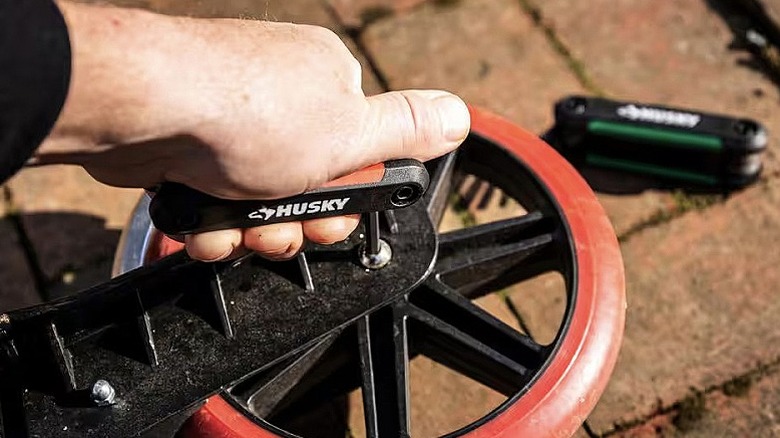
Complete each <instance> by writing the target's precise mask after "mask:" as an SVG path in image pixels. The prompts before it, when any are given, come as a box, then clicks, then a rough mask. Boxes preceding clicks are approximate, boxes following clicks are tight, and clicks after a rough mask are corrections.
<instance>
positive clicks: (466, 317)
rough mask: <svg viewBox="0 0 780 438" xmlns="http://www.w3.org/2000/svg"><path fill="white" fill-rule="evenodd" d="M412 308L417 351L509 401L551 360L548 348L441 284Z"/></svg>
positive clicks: (423, 292) (429, 285)
mask: <svg viewBox="0 0 780 438" xmlns="http://www.w3.org/2000/svg"><path fill="white" fill-rule="evenodd" d="M409 302H410V304H409V305H408V306H407V308H406V311H407V312H408V315H409V321H410V324H412V325H413V330H412V331H411V333H412V340H413V346H414V348H415V351H419V352H420V353H422V354H424V355H426V356H429V357H430V358H432V359H434V360H436V361H437V362H440V363H442V364H444V365H447V366H449V367H450V368H452V369H454V370H456V371H458V372H460V373H462V374H464V375H467V376H469V377H471V378H472V379H474V380H477V381H479V382H481V383H483V384H485V385H487V386H489V387H491V388H493V389H494V390H496V391H499V392H501V393H503V394H506V395H507V396H508V395H511V394H514V393H516V392H517V391H519V390H520V389H522V387H523V386H524V385H525V383H527V381H528V376H529V372H530V371H534V370H536V369H538V368H539V367H541V364H542V362H543V361H544V359H545V357H546V354H547V351H546V349H545V348H544V347H543V346H541V345H539V344H537V343H536V342H534V341H533V340H532V339H531V338H530V337H528V336H525V335H523V334H521V333H519V332H518V331H516V330H515V329H514V328H512V327H510V326H508V325H506V324H505V323H503V322H502V321H500V320H498V319H497V318H496V317H494V316H493V315H491V314H489V313H488V312H486V311H485V310H483V309H482V308H480V307H478V306H476V305H474V304H472V303H471V302H470V301H469V300H468V299H466V298H463V296H461V295H460V294H459V293H458V292H456V291H454V290H452V289H450V288H449V287H447V286H445V285H443V284H441V283H438V282H437V281H435V280H433V281H428V282H426V284H425V285H423V286H422V287H420V288H419V289H418V290H416V291H415V292H413V293H412V294H411V295H410V297H409Z"/></svg>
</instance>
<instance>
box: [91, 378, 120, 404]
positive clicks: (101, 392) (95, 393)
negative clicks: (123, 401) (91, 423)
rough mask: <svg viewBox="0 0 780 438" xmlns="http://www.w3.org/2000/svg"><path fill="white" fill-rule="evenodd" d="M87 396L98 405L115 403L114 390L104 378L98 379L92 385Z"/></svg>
mask: <svg viewBox="0 0 780 438" xmlns="http://www.w3.org/2000/svg"><path fill="white" fill-rule="evenodd" d="M89 398H90V399H92V401H93V402H94V403H95V404H96V405H98V406H110V405H113V404H114V403H116V391H115V390H114V387H113V386H111V384H110V383H108V382H107V381H105V380H98V381H97V382H95V384H94V385H92V390H91V391H90V394H89Z"/></svg>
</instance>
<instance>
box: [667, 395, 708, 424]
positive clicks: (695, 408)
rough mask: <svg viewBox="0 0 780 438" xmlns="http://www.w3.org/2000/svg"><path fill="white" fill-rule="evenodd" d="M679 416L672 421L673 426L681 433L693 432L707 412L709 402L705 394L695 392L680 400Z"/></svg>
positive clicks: (678, 405) (678, 404)
mask: <svg viewBox="0 0 780 438" xmlns="http://www.w3.org/2000/svg"><path fill="white" fill-rule="evenodd" d="M675 408H676V409H677V414H676V415H675V416H674V418H673V419H672V424H674V426H675V427H676V428H677V429H678V430H679V431H681V432H688V431H691V430H693V429H694V428H695V427H696V425H697V424H698V423H699V422H700V421H701V420H702V418H704V414H705V413H706V412H707V401H706V399H705V397H704V393H703V392H700V391H694V392H693V393H692V394H690V395H689V396H687V397H685V398H684V399H682V400H680V401H679V402H678V403H677V404H676V405H675Z"/></svg>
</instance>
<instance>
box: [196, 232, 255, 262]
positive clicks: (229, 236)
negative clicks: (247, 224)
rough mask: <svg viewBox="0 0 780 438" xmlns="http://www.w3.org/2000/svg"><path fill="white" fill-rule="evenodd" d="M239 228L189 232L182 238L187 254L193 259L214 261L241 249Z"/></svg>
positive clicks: (227, 256) (228, 256)
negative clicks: (189, 233)
mask: <svg viewBox="0 0 780 438" xmlns="http://www.w3.org/2000/svg"><path fill="white" fill-rule="evenodd" d="M241 241H242V236H241V230H219V231H209V232H206V233H200V234H191V235H188V236H186V237H185V238H184V243H185V247H186V249H187V254H189V255H190V257H192V258H193V259H195V260H201V261H204V262H216V261H219V260H225V259H227V258H230V257H231V256H233V255H234V253H235V252H237V251H240V250H241Z"/></svg>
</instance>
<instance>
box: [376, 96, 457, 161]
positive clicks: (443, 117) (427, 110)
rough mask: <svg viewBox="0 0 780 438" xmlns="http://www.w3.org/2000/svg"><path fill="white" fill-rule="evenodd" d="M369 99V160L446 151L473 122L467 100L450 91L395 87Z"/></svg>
mask: <svg viewBox="0 0 780 438" xmlns="http://www.w3.org/2000/svg"><path fill="white" fill-rule="evenodd" d="M367 100H368V104H369V105H368V108H369V109H368V116H367V119H366V121H367V123H366V125H364V128H365V131H364V136H365V138H364V142H363V145H364V147H365V149H364V152H365V153H366V154H367V155H368V156H366V157H364V159H365V160H366V162H365V164H373V163H378V162H381V161H386V160H390V159H397V158H415V159H417V160H420V161H427V160H430V159H432V158H435V157H438V156H440V155H444V154H446V153H447V152H450V151H452V150H453V149H455V148H456V147H458V146H459V145H460V144H461V143H462V142H463V140H465V139H466V135H468V132H469V128H470V125H471V118H470V116H469V110H468V108H467V107H466V104H465V103H463V101H462V100H461V99H460V98H459V97H457V96H455V95H454V94H450V93H447V92H446V91H439V90H405V91H393V92H389V93H384V94H380V95H376V96H372V97H369V98H368V99H367Z"/></svg>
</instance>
